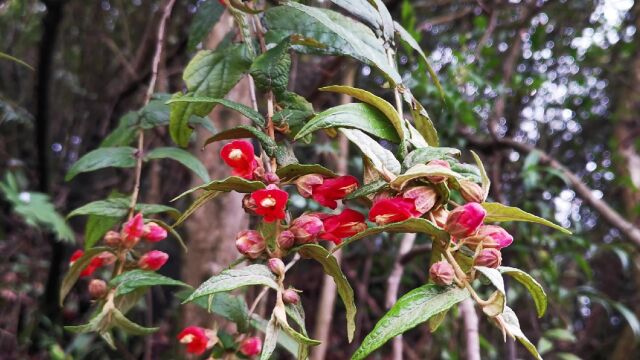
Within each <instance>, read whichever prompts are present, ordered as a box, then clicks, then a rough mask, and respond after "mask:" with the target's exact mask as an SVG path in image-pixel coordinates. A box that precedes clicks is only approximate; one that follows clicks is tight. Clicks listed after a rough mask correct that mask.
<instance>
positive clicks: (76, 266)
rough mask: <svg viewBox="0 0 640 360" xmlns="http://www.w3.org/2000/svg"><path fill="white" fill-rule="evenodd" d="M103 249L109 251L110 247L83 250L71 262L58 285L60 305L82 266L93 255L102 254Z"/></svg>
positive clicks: (89, 260)
mask: <svg viewBox="0 0 640 360" xmlns="http://www.w3.org/2000/svg"><path fill="white" fill-rule="evenodd" d="M105 251H107V252H111V249H109V248H108V247H94V248H92V249H89V250H87V251H85V252H84V254H82V256H81V257H80V258H78V259H77V260H76V261H74V262H73V265H71V267H70V268H69V271H67V273H66V274H65V276H64V278H63V279H62V285H60V298H59V301H60V306H62V303H63V302H64V299H65V298H66V297H67V294H69V291H71V288H72V287H73V285H74V284H75V283H76V281H78V278H79V277H80V273H81V272H82V270H84V268H86V267H87V265H89V263H90V262H91V260H93V258H94V257H96V256H98V255H100V254H102V253H103V252H105Z"/></svg>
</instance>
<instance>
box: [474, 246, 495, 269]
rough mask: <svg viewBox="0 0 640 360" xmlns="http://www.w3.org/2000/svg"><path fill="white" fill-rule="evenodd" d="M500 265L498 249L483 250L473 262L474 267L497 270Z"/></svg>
mask: <svg viewBox="0 0 640 360" xmlns="http://www.w3.org/2000/svg"><path fill="white" fill-rule="evenodd" d="M501 263H502V254H501V253H500V250H498V249H483V250H482V251H480V253H479V254H478V256H476V258H475V260H474V261H473V265H475V266H486V267H490V268H494V269H495V268H497V267H498V266H500V264H501Z"/></svg>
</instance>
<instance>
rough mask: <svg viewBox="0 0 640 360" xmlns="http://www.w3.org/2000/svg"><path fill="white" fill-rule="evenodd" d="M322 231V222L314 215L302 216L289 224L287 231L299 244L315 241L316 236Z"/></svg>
mask: <svg viewBox="0 0 640 360" xmlns="http://www.w3.org/2000/svg"><path fill="white" fill-rule="evenodd" d="M323 230H324V225H323V223H322V220H321V219H320V218H319V217H317V216H314V215H311V214H309V215H302V216H300V217H298V218H296V219H295V220H293V221H292V222H291V227H290V228H289V231H291V232H292V233H293V235H294V236H295V239H296V241H297V242H298V243H300V244H307V243H310V242H314V241H316V239H317V238H318V234H320V232H322V231H323Z"/></svg>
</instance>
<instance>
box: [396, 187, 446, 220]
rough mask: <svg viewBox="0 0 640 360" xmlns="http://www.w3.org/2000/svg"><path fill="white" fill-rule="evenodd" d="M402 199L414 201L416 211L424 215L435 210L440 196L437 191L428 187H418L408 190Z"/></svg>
mask: <svg viewBox="0 0 640 360" xmlns="http://www.w3.org/2000/svg"><path fill="white" fill-rule="evenodd" d="M402 197H403V198H405V199H412V200H413V203H414V206H415V208H416V210H417V211H418V212H420V213H422V214H424V213H426V212H427V211H429V210H431V209H432V208H433V205H435V203H436V200H437V199H438V194H437V193H436V191H435V190H434V189H433V188H431V187H428V186H416V187H412V188H410V189H407V190H406V191H405V192H404V193H403V194H402Z"/></svg>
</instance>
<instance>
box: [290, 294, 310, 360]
mask: <svg viewBox="0 0 640 360" xmlns="http://www.w3.org/2000/svg"><path fill="white" fill-rule="evenodd" d="M285 311H286V312H287V317H288V318H289V319H291V320H293V321H294V322H295V323H296V324H297V325H298V327H299V328H300V332H301V333H302V334H303V335H304V336H306V337H308V336H309V335H308V334H307V328H306V324H305V314H304V308H303V307H302V303H301V302H298V303H297V304H286V305H285ZM308 356H309V346H305V345H302V344H301V346H299V347H298V359H306V358H307V357H308Z"/></svg>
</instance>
